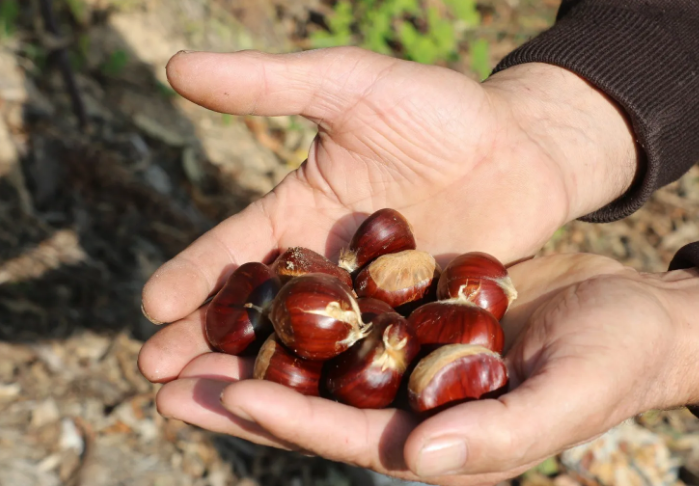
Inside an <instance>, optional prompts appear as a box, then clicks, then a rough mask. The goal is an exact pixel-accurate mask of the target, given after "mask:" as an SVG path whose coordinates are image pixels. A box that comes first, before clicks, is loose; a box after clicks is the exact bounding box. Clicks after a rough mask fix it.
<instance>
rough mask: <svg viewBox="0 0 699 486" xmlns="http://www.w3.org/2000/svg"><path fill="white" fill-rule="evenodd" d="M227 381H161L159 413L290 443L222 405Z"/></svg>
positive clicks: (259, 440)
mask: <svg viewBox="0 0 699 486" xmlns="http://www.w3.org/2000/svg"><path fill="white" fill-rule="evenodd" d="M229 384H230V383H229V382H225V381H216V380H207V379H197V378H189V379H183V380H176V381H173V382H171V383H168V384H166V385H164V386H163V387H162V388H161V389H160V390H159V391H158V394H157V395H156V397H155V404H156V407H157V409H158V413H160V414H161V415H163V416H164V417H167V418H172V419H176V420H182V421H183V422H187V423H188V424H191V425H196V426H198V427H202V428H204V429H207V430H211V431H213V432H219V433H222V434H228V435H233V436H236V437H240V438H241V439H245V440H251V441H253V442H256V443H258V444H261V445H266V446H272V447H277V448H279V449H287V450H289V449H290V447H289V446H288V444H285V443H284V442H283V441H279V440H277V439H275V438H274V437H272V436H271V435H270V434H268V433H267V432H266V431H265V430H263V429H262V428H261V427H260V426H258V425H257V424H255V423H253V422H250V421H247V420H244V419H241V418H240V417H236V416H235V415H233V414H231V413H230V412H228V411H227V410H226V409H225V408H223V406H222V405H221V400H220V397H221V392H222V391H223V390H224V389H225V388H226V386H228V385H229Z"/></svg>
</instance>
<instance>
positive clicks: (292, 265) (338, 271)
mask: <svg viewBox="0 0 699 486" xmlns="http://www.w3.org/2000/svg"><path fill="white" fill-rule="evenodd" d="M272 270H274V271H275V272H276V273H277V275H279V278H280V279H281V281H282V283H286V282H288V281H289V280H291V279H292V278H293V277H299V276H301V275H307V274H309V273H325V274H327V275H332V276H333V277H337V278H339V279H340V280H342V281H343V282H344V283H345V284H346V285H348V286H349V287H352V277H351V276H350V274H349V272H348V271H347V270H345V269H344V268H340V267H338V266H337V265H335V264H334V263H333V262H331V261H330V260H328V259H327V258H325V257H324V256H323V255H321V254H319V253H316V252H314V251H313V250H309V249H308V248H303V247H300V246H297V247H294V248H289V249H288V250H286V251H285V252H284V253H282V254H281V255H279V258H277V259H276V260H275V261H274V263H273V264H272Z"/></svg>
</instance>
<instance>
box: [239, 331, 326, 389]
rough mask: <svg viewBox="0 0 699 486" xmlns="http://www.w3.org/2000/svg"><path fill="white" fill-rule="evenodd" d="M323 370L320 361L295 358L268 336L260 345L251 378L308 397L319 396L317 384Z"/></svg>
mask: <svg viewBox="0 0 699 486" xmlns="http://www.w3.org/2000/svg"><path fill="white" fill-rule="evenodd" d="M322 370H323V362H322V361H309V360H305V359H303V358H299V357H298V356H295V355H294V354H293V353H292V352H291V351H289V350H288V349H286V348H285V347H284V345H283V344H282V343H281V342H280V341H279V339H278V338H277V335H276V334H272V335H270V336H269V337H268V338H267V340H266V341H265V342H264V344H263V345H262V348H261V349H260V352H259V354H258V355H257V359H256V360H255V368H254V370H253V378H255V379H257V380H267V381H273V382H275V383H279V384H280V385H284V386H288V387H289V388H293V389H294V390H296V391H298V392H299V393H302V394H303V395H309V396H316V397H317V396H320V391H319V384H320V377H321V373H322Z"/></svg>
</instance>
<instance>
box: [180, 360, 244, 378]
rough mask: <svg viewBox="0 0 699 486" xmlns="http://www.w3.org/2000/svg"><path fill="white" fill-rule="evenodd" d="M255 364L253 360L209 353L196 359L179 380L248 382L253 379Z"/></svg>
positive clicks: (183, 371) (181, 374)
mask: <svg viewBox="0 0 699 486" xmlns="http://www.w3.org/2000/svg"><path fill="white" fill-rule="evenodd" d="M253 364H254V359H252V358H239V357H237V356H231V355H230V354H223V353H208V354H203V355H201V356H199V357H197V358H194V359H193V360H192V361H191V362H190V363H189V364H188V365H187V366H185V368H184V369H183V370H182V372H181V373H180V375H179V376H178V378H180V379H182V378H208V379H212V380H218V381H227V382H232V381H238V380H246V379H248V378H250V377H252V369H253Z"/></svg>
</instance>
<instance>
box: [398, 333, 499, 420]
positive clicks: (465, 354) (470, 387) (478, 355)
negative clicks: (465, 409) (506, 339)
mask: <svg viewBox="0 0 699 486" xmlns="http://www.w3.org/2000/svg"><path fill="white" fill-rule="evenodd" d="M507 381H508V376H507V367H506V366H505V363H504V362H503V360H502V359H501V358H500V355H499V354H497V353H494V352H493V351H491V350H489V349H486V348H484V347H481V346H475V345H472V344H449V345H446V346H442V347H441V348H438V349H436V350H435V351H433V352H432V353H430V354H428V355H427V356H426V357H424V358H423V359H421V360H420V362H419V363H418V365H417V366H416V367H415V370H413V372H412V374H411V375H410V381H409V382H408V399H409V401H410V406H411V407H412V409H413V410H415V411H416V412H426V411H429V410H436V409H443V408H446V407H448V406H452V405H456V404H458V403H462V402H465V401H470V400H478V399H481V398H491V397H493V398H494V397H497V396H499V395H500V394H502V393H503V392H504V391H505V387H506V385H507Z"/></svg>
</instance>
